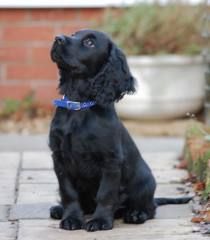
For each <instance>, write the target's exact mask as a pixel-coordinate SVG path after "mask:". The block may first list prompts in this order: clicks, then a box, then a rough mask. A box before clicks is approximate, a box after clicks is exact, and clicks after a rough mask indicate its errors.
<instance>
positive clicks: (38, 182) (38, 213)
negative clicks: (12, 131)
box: [0, 135, 206, 240]
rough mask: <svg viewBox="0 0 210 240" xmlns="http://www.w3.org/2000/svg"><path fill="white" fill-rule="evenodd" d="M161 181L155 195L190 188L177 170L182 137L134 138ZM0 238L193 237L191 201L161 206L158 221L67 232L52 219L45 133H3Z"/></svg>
mask: <svg viewBox="0 0 210 240" xmlns="http://www.w3.org/2000/svg"><path fill="white" fill-rule="evenodd" d="M135 140H136V142H137V144H138V146H139V148H140V149H141V152H142V154H143V156H144V158H145V159H146V160H147V162H148V163H149V165H150V166H151V168H152V169H153V172H154V175H155V177H156V179H157V182H158V188H157V192H156V196H163V197H164V196H167V197H177V196H183V195H184V194H185V193H186V192H188V191H190V189H188V187H187V186H185V185H183V184H181V179H183V178H185V177H186V176H187V173H186V171H184V170H177V169H174V165H175V164H176V163H177V157H178V156H179V154H180V152H181V149H182V146H183V140H182V139H164V138H162V139H154V138H153V139H150V138H146V139H139V138H136V139H135ZM0 190H1V191H0V240H42V239H43V240H67V239H68V240H69V239H71V240H84V239H85V240H105V239H109V240H111V239H115V240H118V239H119V240H124V239H125V240H129V239H132V240H137V239H143V240H147V239H150V240H152V239H155V240H159V239H161V240H164V239H167V240H169V239H170V240H175V239H177V240H178V239H179V240H184V239H185V240H190V239H192V240H194V239H206V238H205V237H204V236H202V235H200V234H199V233H193V228H194V225H193V224H192V223H191V222H190V218H191V216H192V214H191V205H190V204H185V205H167V206H162V207H159V208H158V210H157V215H156V218H155V219H154V220H150V221H148V222H146V223H145V224H143V225H127V224H123V223H122V221H115V225H114V229H113V230H111V231H103V232H102V231H101V232H94V233H88V232H86V231H84V230H79V231H71V232H69V231H64V230H60V229H59V228H58V224H59V222H58V221H55V220H51V219H49V211H48V209H49V207H50V206H51V205H52V204H54V203H56V201H57V200H58V194H57V181H56V178H55V175H54V172H53V169H52V161H51V158H50V153H49V151H48V150H47V136H45V135H40V136H34V137H32V136H22V137H20V136H14V135H10V136H9V135H8V136H6V138H5V136H2V135H0Z"/></svg>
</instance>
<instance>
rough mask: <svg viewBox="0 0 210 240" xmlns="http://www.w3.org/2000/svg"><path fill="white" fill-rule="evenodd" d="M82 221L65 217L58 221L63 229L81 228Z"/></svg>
mask: <svg viewBox="0 0 210 240" xmlns="http://www.w3.org/2000/svg"><path fill="white" fill-rule="evenodd" d="M82 227H83V222H82V221H81V220H80V219H77V218H73V217H67V218H65V219H63V220H62V221H61V222H60V228H61V229H65V230H78V229H82Z"/></svg>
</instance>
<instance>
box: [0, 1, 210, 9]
mask: <svg viewBox="0 0 210 240" xmlns="http://www.w3.org/2000/svg"><path fill="white" fill-rule="evenodd" d="M135 2H147V3H152V2H157V0H103V1H98V0H88V1H86V0H0V8H13V7H17V8H20V7H21V8H27V7H34V8H36V7H46V8H47V7H55V8H58V7H107V6H126V5H129V4H132V3H135ZM159 2H161V3H166V2H173V0H171V1H170V0H159ZM182 2H187V3H192V4H196V3H203V2H206V1H205V0H182ZM208 2H209V4H210V1H208Z"/></svg>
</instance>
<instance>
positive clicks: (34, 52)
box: [31, 46, 51, 63]
mask: <svg viewBox="0 0 210 240" xmlns="http://www.w3.org/2000/svg"><path fill="white" fill-rule="evenodd" d="M50 49H51V46H50V47H33V48H32V49H31V61H32V62H33V63H37V62H38V63H41V62H45V63H50V62H51V58H50Z"/></svg>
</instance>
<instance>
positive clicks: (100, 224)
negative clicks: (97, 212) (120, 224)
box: [85, 218, 113, 232]
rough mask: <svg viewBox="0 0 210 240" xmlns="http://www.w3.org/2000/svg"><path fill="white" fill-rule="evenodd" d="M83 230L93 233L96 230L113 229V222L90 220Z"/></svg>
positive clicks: (100, 219)
mask: <svg viewBox="0 0 210 240" xmlns="http://www.w3.org/2000/svg"><path fill="white" fill-rule="evenodd" d="M85 228H86V230H87V231H88V232H95V231H98V230H110V229H112V228H113V222H112V221H108V220H106V219H103V218H96V219H91V220H90V221H89V222H87V223H86V226H85Z"/></svg>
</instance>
